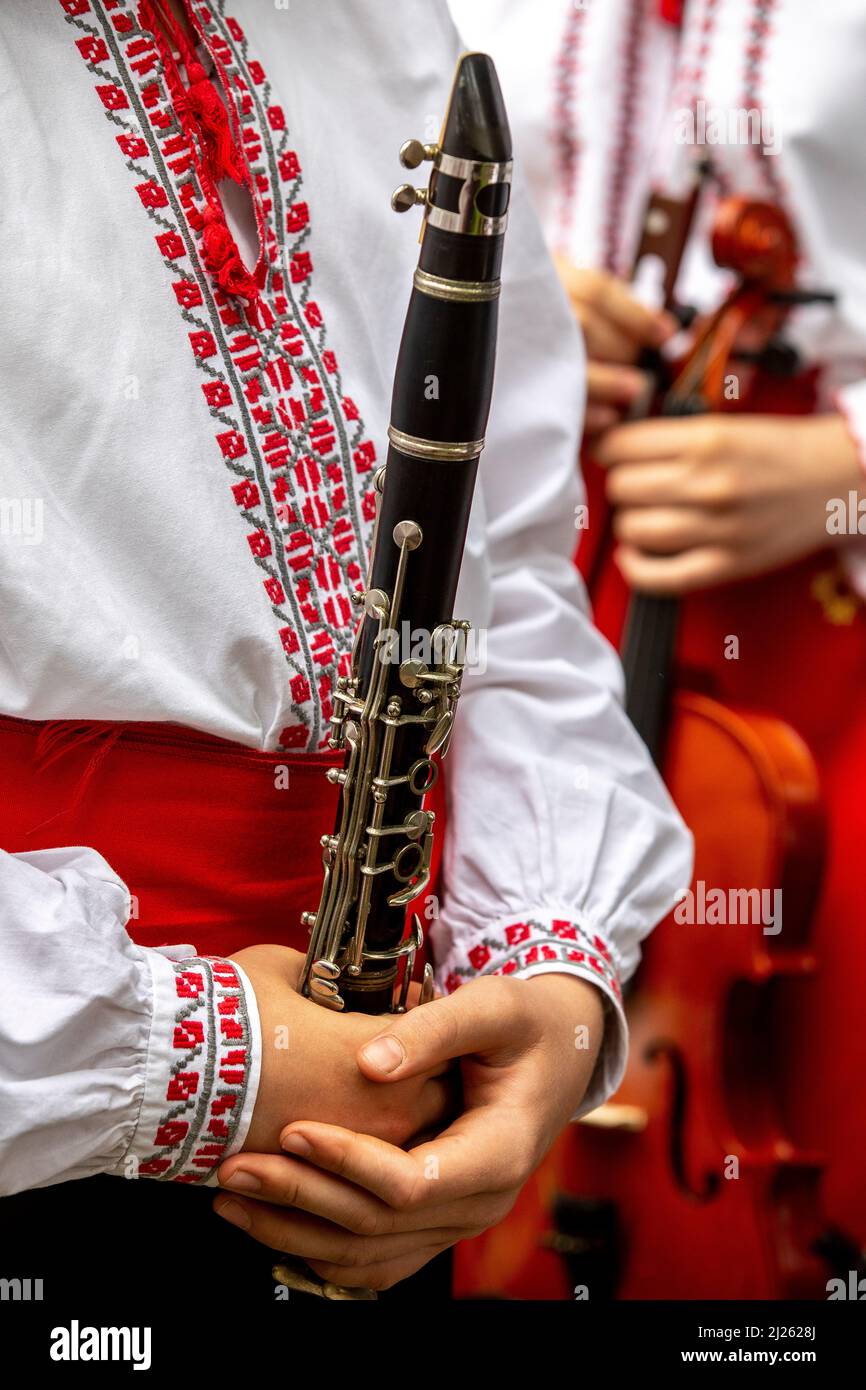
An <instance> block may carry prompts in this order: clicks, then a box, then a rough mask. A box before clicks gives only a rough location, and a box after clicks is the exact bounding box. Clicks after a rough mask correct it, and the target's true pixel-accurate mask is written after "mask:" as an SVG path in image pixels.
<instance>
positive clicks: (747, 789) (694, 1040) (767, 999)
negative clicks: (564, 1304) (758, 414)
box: [456, 693, 827, 1299]
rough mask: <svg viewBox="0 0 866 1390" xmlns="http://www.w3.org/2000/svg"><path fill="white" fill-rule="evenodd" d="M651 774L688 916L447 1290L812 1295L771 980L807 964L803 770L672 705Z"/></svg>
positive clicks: (814, 833)
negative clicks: (659, 783)
mask: <svg viewBox="0 0 866 1390" xmlns="http://www.w3.org/2000/svg"><path fill="white" fill-rule="evenodd" d="M665 771H666V774H667V780H668V785H669V787H670V790H671V793H672V795H673V798H674V800H675V801H676V802H677V805H678V807H679V809H680V811H681V813H682V815H683V817H684V819H685V820H686V821H687V823H688V824H689V825H690V826H691V827H692V829H693V831H694V834H695V841H696V864H695V880H694V883H693V887H692V891H693V899H692V906H693V907H694V909H695V911H693V912H690V911H689V903H688V900H687V903H686V904H684V905H683V907H682V908H681V909H677V911H676V912H675V913H673V914H671V915H670V916H669V917H668V918H667V919H666V920H665V921H664V922H663V923H662V924H661V925H660V926H659V927H658V928H657V929H656V931H655V932H654V933H653V935H652V936H651V937H650V938H649V940H648V941H647V942H646V943H645V950H644V959H643V962H642V964H641V967H640V969H639V971H638V975H637V978H636V981H635V987H634V989H633V990H632V992H631V995H630V997H629V999H628V1001H627V1005H626V1012H627V1015H628V1019H629V1027H630V1034H631V1042H630V1058H629V1065H628V1069H627V1072H626V1076H625V1078H624V1081H623V1084H622V1086H621V1087H620V1089H619V1091H618V1092H617V1094H616V1096H615V1097H614V1098H613V1100H612V1102H610V1103H609V1104H608V1105H607V1106H604V1107H602V1108H601V1111H598V1112H595V1115H594V1116H592V1117H588V1118H589V1120H590V1121H591V1122H590V1123H587V1122H585V1121H584V1122H581V1123H578V1124H576V1125H573V1126H571V1127H570V1129H569V1130H568V1131H567V1133H566V1134H565V1135H563V1136H562V1137H561V1138H560V1140H559V1141H558V1143H557V1144H556V1145H555V1147H554V1149H553V1150H552V1151H551V1153H550V1154H549V1155H548V1157H547V1159H546V1160H545V1162H544V1163H543V1164H542V1165H541V1167H540V1168H539V1170H538V1171H537V1172H536V1174H535V1175H534V1177H533V1179H532V1181H531V1183H530V1184H529V1185H528V1186H527V1188H526V1189H524V1192H523V1193H522V1194H521V1197H520V1199H519V1200H518V1203H517V1205H516V1206H515V1208H514V1210H513V1212H512V1213H511V1215H510V1216H509V1218H508V1219H507V1221H506V1222H505V1223H503V1225H502V1226H500V1227H498V1228H496V1229H495V1230H493V1231H490V1232H488V1233H486V1234H485V1235H484V1236H481V1237H479V1238H478V1239H477V1240H475V1241H472V1242H468V1243H465V1244H463V1245H462V1246H460V1247H459V1248H458V1255H457V1282H456V1291H457V1293H458V1295H461V1294H462V1295H464V1296H465V1295H468V1294H472V1295H475V1296H482V1295H492V1296H498V1297H512V1298H572V1297H574V1296H575V1292H574V1290H575V1288H576V1287H578V1286H585V1287H586V1289H587V1291H588V1296H589V1297H590V1298H593V1297H596V1298H597V1297H598V1296H599V1286H600V1287H601V1289H602V1296H604V1294H607V1295H609V1296H616V1297H619V1298H635V1299H658V1298H687V1299H688V1298H692V1299H695V1298H744V1299H763V1298H815V1297H819V1296H822V1294H823V1291H824V1287H825V1283H826V1279H827V1268H826V1266H825V1263H824V1261H823V1260H822V1259H820V1258H818V1257H817V1256H816V1255H814V1254H812V1253H811V1246H812V1245H813V1244H814V1242H815V1241H816V1240H817V1239H818V1237H819V1236H820V1234H821V1229H822V1223H821V1218H820V1213H819V1210H818V1202H817V1192H818V1183H819V1179H820V1173H821V1167H820V1155H818V1154H813V1153H806V1152H802V1151H798V1150H797V1149H796V1148H795V1147H794V1146H793V1145H792V1144H791V1143H790V1141H789V1139H788V1137H787V1133H786V1119H785V1115H784V1114H783V1113H782V1111H781V1106H780V1103H779V1099H778V1098H779V1097H780V1096H781V1095H782V1087H781V1085H780V1072H781V1071H783V1070H784V1057H783V1056H780V1055H779V1052H778V1049H777V1048H776V1047H775V1046H774V1034H775V1030H774V1014H775V1012H776V1010H777V1009H778V1008H779V1007H781V1006H782V1005H783V999H784V986H785V982H786V980H788V979H791V978H795V979H796V978H802V977H803V976H805V975H808V974H809V973H810V972H811V971H813V970H814V968H815V960H814V956H813V953H812V951H811V949H810V943H809V925H810V921H811V916H812V910H813V906H814V902H815V897H816V894H817V892H818V888H819V884H820V874H821V862H822V853H821V851H822V845H823V824H822V812H821V802H820V794H819V788H818V782H817V776H816V772H815V767H814V764H813V761H812V758H811V756H810V754H809V752H808V750H807V749H806V748H805V746H804V744H803V743H802V742H801V740H800V739H799V738H798V737H797V735H796V734H795V733H794V732H793V730H791V729H790V728H789V727H788V726H787V725H785V724H783V723H781V721H778V720H775V719H773V718H770V717H767V716H762V715H757V714H749V713H743V712H738V711H734V710H731V709H728V708H726V707H725V706H723V705H720V704H718V703H717V702H716V701H714V700H711V699H709V698H707V697H706V696H703V695H699V694H692V693H680V694H678V695H676V696H675V697H674V708H673V715H672V719H671V722H670V731H669V736H668V743H667V757H666V762H665ZM702 884H703V885H704V887H703V888H702V887H701V885H702ZM746 885H748V887H749V888H750V889H752V890H753V892H752V895H751V897H750V900H749V904H750V905H749V907H747V906H746V900H745V899H744V897H743V889H744V887H745V886H746ZM776 890H779V891H780V893H781V910H782V913H783V914H784V916H783V922H782V930H780V931H776V930H775V926H776V925H777V923H774V922H773V921H772V920H771V919H772V914H773V910H774V904H775V905H776V906H778V903H779V899H778V898H774V896H773V894H774V893H775V892H776ZM758 895H760V896H758ZM722 904H723V906H722ZM744 915H746V916H748V918H749V921H747V922H743V921H742V920H738V921H736V922H732V921H731V920H730V919H731V917H732V916H734V917H738V918H740V919H741V918H742V917H743V916H744ZM689 916H705V917H708V918H710V919H711V920H709V921H703V922H701V921H688V920H677V919H678V917H679V918H680V919H682V918H684V917H685V918H688V917H689ZM713 917H716V918H720V919H721V920H716V921H713V920H712V918H713ZM605 1112H607V1122H605ZM599 1122H600V1123H599ZM569 1194H572V1197H571V1200H570V1199H569ZM575 1194H579V1200H577V1201H575V1200H574V1195H575Z"/></svg>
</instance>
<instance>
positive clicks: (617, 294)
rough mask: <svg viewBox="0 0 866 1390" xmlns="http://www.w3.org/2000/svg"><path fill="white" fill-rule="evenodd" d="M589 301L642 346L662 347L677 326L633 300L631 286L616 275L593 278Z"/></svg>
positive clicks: (672, 319)
mask: <svg viewBox="0 0 866 1390" xmlns="http://www.w3.org/2000/svg"><path fill="white" fill-rule="evenodd" d="M584 293H586V291H584ZM588 302H589V304H590V306H591V307H592V308H593V309H594V310H595V311H596V312H597V313H600V314H603V315H604V317H605V318H606V319H609V320H610V322H611V323H613V324H615V325H616V327H617V328H618V329H619V330H620V331H621V332H622V333H624V334H626V335H627V336H628V337H629V338H630V339H631V340H632V342H635V343H639V344H641V345H642V346H645V347H661V345H662V343H664V342H666V341H667V339H668V338H670V337H671V335H672V334H673V333H674V332H676V330H677V328H678V327H679V324H678V323H677V321H676V319H674V318H673V317H672V315H670V314H666V313H664V312H663V311H662V312H659V311H657V310H655V309H648V308H647V306H646V305H645V304H642V303H641V302H640V300H639V299H636V298H635V295H634V292H633V290H632V289H631V287H630V286H629V285H627V284H626V283H625V282H624V281H622V280H620V279H618V278H617V277H616V276H615V275H606V276H603V277H599V276H595V277H594V278H593V281H592V284H591V288H590V289H589V300H588Z"/></svg>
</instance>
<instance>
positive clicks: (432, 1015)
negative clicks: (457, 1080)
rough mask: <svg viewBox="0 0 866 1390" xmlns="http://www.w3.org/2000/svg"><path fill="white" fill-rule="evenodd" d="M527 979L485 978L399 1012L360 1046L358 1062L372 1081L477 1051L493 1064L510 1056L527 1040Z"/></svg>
mask: <svg viewBox="0 0 866 1390" xmlns="http://www.w3.org/2000/svg"><path fill="white" fill-rule="evenodd" d="M525 984H526V982H525V981H522V980H514V981H506V980H503V979H502V978H501V977H500V978H499V979H495V980H494V979H492V978H488V979H484V978H482V979H478V980H474V981H472V982H471V983H470V984H467V985H463V986H461V988H460V989H458V990H456V991H455V992H454V994H451V995H448V997H447V998H445V999H434V1000H432V1001H431V1002H430V1003H429V1004H425V1005H424V1007H423V1008H420V1009H412V1010H411V1011H410V1012H409V1013H406V1014H401V1015H399V1016H398V1017H397V1018H396V1019H395V1021H394V1022H393V1023H392V1024H391V1025H390V1026H389V1027H388V1029H387V1030H386V1031H383V1032H382V1033H380V1034H379V1036H378V1037H376V1038H373V1039H371V1041H370V1042H368V1043H365V1044H364V1045H363V1047H361V1048H360V1049H359V1051H358V1066H359V1067H360V1069H361V1071H362V1072H363V1073H364V1075H365V1076H366V1077H369V1079H370V1080H371V1081H400V1080H402V1079H403V1078H404V1077H407V1076H417V1075H419V1074H420V1073H422V1072H427V1071H429V1070H430V1069H431V1068H433V1067H435V1066H437V1065H439V1064H440V1063H442V1062H446V1061H449V1060H450V1059H451V1058H454V1057H465V1056H469V1055H472V1054H473V1053H484V1054H485V1060H486V1061H488V1062H490V1063H491V1064H494V1063H495V1062H496V1061H499V1062H503V1063H504V1062H505V1061H510V1060H512V1059H513V1058H514V1057H515V1056H517V1055H518V1054H519V1053H520V1051H522V1050H525V1048H526V1045H527V1039H526V1036H525V1030H526V1026H527V1023H528V1021H529V1018H530V1015H529V1013H528V1011H527V1008H526V999H525V996H524V995H522V994H521V993H520V990H521V986H525ZM509 985H511V986H513V988H507V987H505V988H504V987H503V986H509ZM521 1044H522V1046H521Z"/></svg>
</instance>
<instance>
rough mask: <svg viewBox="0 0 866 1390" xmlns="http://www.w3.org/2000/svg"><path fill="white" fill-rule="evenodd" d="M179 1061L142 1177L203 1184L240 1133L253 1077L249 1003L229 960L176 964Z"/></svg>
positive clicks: (174, 1040) (140, 1167) (141, 1167)
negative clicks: (238, 1132) (250, 1077)
mask: <svg viewBox="0 0 866 1390" xmlns="http://www.w3.org/2000/svg"><path fill="white" fill-rule="evenodd" d="M173 964H174V971H175V985H176V988H177V999H178V1006H177V1013H176V1015H175V1019H174V1024H173V1036H172V1044H171V1045H172V1048H173V1051H174V1052H175V1054H176V1056H177V1061H176V1062H175V1063H174V1065H173V1066H172V1069H171V1078H170V1080H169V1083H168V1086H167V1088H166V1093H165V1103H166V1109H165V1111H164V1112H163V1114H162V1115H161V1116H160V1119H159V1124H158V1126H157V1129H156V1133H155V1134H154V1137H153V1148H154V1152H153V1154H151V1155H150V1157H148V1158H146V1159H144V1160H143V1161H142V1162H141V1163H139V1165H138V1174H139V1176H140V1177H147V1178H161V1179H163V1180H168V1179H172V1180H173V1181H175V1182H191V1183H194V1182H201V1181H202V1179H204V1178H206V1177H207V1176H208V1175H209V1173H211V1172H212V1170H213V1169H214V1168H216V1167H217V1166H218V1165H219V1164H220V1163H222V1160H223V1157H224V1156H225V1154H226V1152H227V1150H228V1148H229V1145H230V1144H231V1142H232V1139H233V1138H234V1136H235V1133H236V1131H237V1127H238V1124H239V1122H240V1117H241V1112H242V1110H243V1105H244V1098H245V1096H246V1091H247V1083H248V1078H249V1063H250V1058H251V1041H250V1030H249V1017H248V1014H247V1009H246V997H245V994H244V991H243V988H242V986H241V983H240V980H239V978H238V973H237V970H236V969H235V967H234V965H233V964H232V962H231V961H229V960H218V959H216V958H213V959H210V958H204V957H196V958H194V959H190V960H182V961H175V962H173Z"/></svg>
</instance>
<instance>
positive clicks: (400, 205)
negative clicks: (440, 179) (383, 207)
mask: <svg viewBox="0 0 866 1390" xmlns="http://www.w3.org/2000/svg"><path fill="white" fill-rule="evenodd" d="M428 196H429V189H427V188H413V187H412V185H411V183H401V184H400V187H399V188H395V189H394V192H393V193H392V194H391V206H392V208H393V209H394V211H395V212H408V211H409V209H410V208H414V207H418V206H419V205H420V206H423V204H424V203H426V202H427V198H428Z"/></svg>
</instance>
